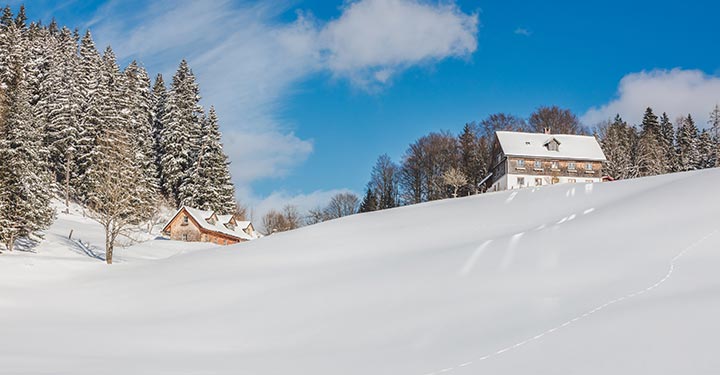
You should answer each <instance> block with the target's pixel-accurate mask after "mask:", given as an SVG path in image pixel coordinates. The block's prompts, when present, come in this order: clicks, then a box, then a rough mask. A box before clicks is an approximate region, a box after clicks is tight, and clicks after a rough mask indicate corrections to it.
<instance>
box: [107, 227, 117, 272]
mask: <svg viewBox="0 0 720 375" xmlns="http://www.w3.org/2000/svg"><path fill="white" fill-rule="evenodd" d="M114 242H115V241H114V240H113V236H112V233H111V231H110V225H109V224H108V225H106V226H105V262H106V263H107V264H112V257H113V246H114Z"/></svg>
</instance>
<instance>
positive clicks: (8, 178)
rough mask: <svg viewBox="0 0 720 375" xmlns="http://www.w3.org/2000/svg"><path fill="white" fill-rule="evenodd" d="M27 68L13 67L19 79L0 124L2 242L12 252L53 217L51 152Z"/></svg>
mask: <svg viewBox="0 0 720 375" xmlns="http://www.w3.org/2000/svg"><path fill="white" fill-rule="evenodd" d="M24 66H25V64H23V62H22V60H19V61H16V62H15V64H14V65H12V66H11V67H10V68H11V69H12V70H13V77H15V79H14V80H13V81H11V82H10V84H9V85H8V89H7V98H6V99H7V100H6V102H5V103H6V104H5V105H4V106H3V107H4V109H5V110H4V111H6V113H4V117H5V119H4V120H5V121H3V123H2V124H0V160H2V161H3V167H2V168H0V241H2V242H3V244H4V245H5V248H6V249H8V250H9V251H12V250H13V246H14V244H15V241H16V240H17V239H18V238H21V237H27V236H31V235H37V232H38V231H39V230H41V229H43V228H45V227H47V226H48V225H49V224H50V222H51V221H52V217H53V210H52V208H51V207H50V204H49V203H50V196H51V195H50V192H49V190H48V187H49V185H50V178H49V175H48V173H47V172H46V171H47V166H46V160H47V159H46V157H47V152H46V150H45V148H44V147H43V145H42V135H41V133H40V129H39V128H38V127H37V126H36V124H35V123H34V121H33V120H34V116H33V115H32V107H31V106H30V95H29V88H28V87H27V82H26V79H25V76H24V73H23V69H24ZM4 111H3V112H4Z"/></svg>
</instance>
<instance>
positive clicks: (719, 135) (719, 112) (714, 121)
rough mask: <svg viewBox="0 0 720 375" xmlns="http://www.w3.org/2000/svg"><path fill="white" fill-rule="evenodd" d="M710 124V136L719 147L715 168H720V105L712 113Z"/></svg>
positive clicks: (717, 148)
mask: <svg viewBox="0 0 720 375" xmlns="http://www.w3.org/2000/svg"><path fill="white" fill-rule="evenodd" d="M708 124H709V125H710V132H711V133H710V134H711V135H712V137H713V140H714V141H715V144H716V145H717V147H716V148H715V166H716V167H720V104H715V108H713V110H712V112H710V119H709V120H708Z"/></svg>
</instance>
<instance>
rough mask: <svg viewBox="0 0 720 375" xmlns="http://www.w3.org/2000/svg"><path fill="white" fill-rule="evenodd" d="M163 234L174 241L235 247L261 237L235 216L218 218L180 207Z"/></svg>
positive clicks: (206, 212)
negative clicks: (237, 244)
mask: <svg viewBox="0 0 720 375" xmlns="http://www.w3.org/2000/svg"><path fill="white" fill-rule="evenodd" d="M162 232H163V234H164V235H165V236H167V237H169V238H170V239H171V240H175V241H188V242H212V243H215V244H218V245H234V244H236V243H240V242H245V241H251V240H254V239H257V238H259V237H261V235H260V234H259V233H258V232H256V231H255V228H254V227H253V225H252V223H251V222H249V221H240V220H236V219H235V216H234V215H218V214H217V213H215V212H212V211H203V210H198V209H195V208H191V207H182V208H180V209H179V210H178V211H177V213H175V215H174V216H173V218H172V219H170V221H169V222H168V223H167V224H166V225H165V227H164V228H163V231H162Z"/></svg>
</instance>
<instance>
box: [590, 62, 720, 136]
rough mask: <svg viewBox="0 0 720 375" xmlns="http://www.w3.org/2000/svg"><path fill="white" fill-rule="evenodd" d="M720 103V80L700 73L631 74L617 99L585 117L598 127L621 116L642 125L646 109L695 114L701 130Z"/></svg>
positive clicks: (676, 113) (694, 116) (624, 78)
mask: <svg viewBox="0 0 720 375" xmlns="http://www.w3.org/2000/svg"><path fill="white" fill-rule="evenodd" d="M718 103H720V77H718V76H713V75H708V74H705V73H704V72H702V71H700V70H683V69H672V70H660V69H656V70H652V71H642V72H639V73H631V74H628V75H626V76H625V77H623V78H622V80H620V84H619V86H618V92H617V97H616V98H615V99H613V100H611V101H610V102H609V103H607V104H605V105H602V106H599V107H593V108H591V109H589V110H588V111H587V112H586V113H585V115H583V116H582V119H581V120H582V121H583V123H585V124H587V125H594V124H597V123H599V122H601V121H605V120H608V119H610V118H612V117H614V116H615V114H618V113H619V114H620V115H621V116H622V117H623V119H624V120H625V121H628V122H629V123H632V124H638V123H640V122H641V121H642V116H643V113H644V112H645V108H647V107H652V108H653V110H654V111H655V112H656V114H659V113H662V112H667V114H668V116H670V118H671V119H672V120H674V119H675V118H676V117H677V116H681V115H686V114H688V113H690V114H692V116H693V118H695V120H696V122H697V125H698V126H699V127H705V126H707V120H708V117H709V113H710V111H711V110H712V109H713V108H714V107H715V105H716V104H718Z"/></svg>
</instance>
